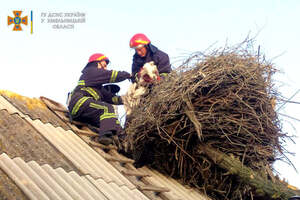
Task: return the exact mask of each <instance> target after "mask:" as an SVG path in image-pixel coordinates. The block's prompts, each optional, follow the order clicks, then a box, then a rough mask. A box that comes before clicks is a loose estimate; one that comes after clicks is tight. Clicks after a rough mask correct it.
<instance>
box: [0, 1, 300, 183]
mask: <svg viewBox="0 0 300 200" xmlns="http://www.w3.org/2000/svg"><path fill="white" fill-rule="evenodd" d="M13 10H22V11H23V13H22V15H21V17H24V16H28V25H27V26H25V25H22V28H23V31H12V29H13V25H10V26H8V25H7V16H11V17H13V12H12V11H13ZM299 10H300V1H298V0H264V1H259V0H251V1H239V0H226V1H223V0H219V1H217V0H211V1H202V0H186V1H174V0H173V1H169V0H166V1H162V0H151V1H144V2H143V1H137V0H134V1H114V0H111V1H99V0H98V1H96V0H95V1H92V0H85V1H79V0H72V1H70V0H68V1H58V0H51V1H40V0H36V1H33V0H28V1H21V0H15V1H11V2H9V3H8V1H5V2H3V0H2V2H1V7H0V67H1V71H0V89H6V90H10V91H13V92H16V93H18V94H21V95H24V96H28V97H39V96H46V97H48V98H51V99H53V100H56V101H58V102H60V103H63V104H65V101H66V94H67V93H68V91H70V90H72V89H73V88H74V87H75V85H76V84H77V81H78V78H79V76H80V72H81V70H82V68H83V67H84V66H85V65H86V63H87V60H88V57H89V56H90V55H91V54H93V53H96V52H102V53H104V54H106V55H107V56H108V57H109V58H110V60H111V64H110V66H109V67H110V68H114V69H117V70H125V71H128V72H130V70H131V63H132V62H131V61H132V55H133V53H134V51H133V50H130V49H129V40H130V38H131V36H132V35H133V34H135V33H138V32H142V33H145V34H146V35H147V36H148V37H149V38H150V39H151V41H152V43H153V44H154V45H156V46H157V47H159V48H160V49H161V50H163V51H165V52H167V53H168V54H169V56H170V59H171V63H173V65H174V66H175V65H176V63H175V61H177V60H178V58H182V56H183V55H188V54H190V53H192V52H195V51H204V50H205V49H207V48H208V47H210V46H211V45H212V44H214V46H213V47H215V48H218V47H223V46H224V45H225V44H227V45H234V44H237V43H239V42H241V41H243V40H244V39H245V38H246V36H247V35H248V34H249V33H250V36H252V37H254V36H256V35H257V36H256V38H255V40H256V42H255V45H256V46H257V47H258V45H260V46H261V51H262V52H263V53H264V54H265V55H266V58H267V59H268V60H270V61H272V62H273V63H274V66H276V67H277V68H278V69H279V70H281V73H278V74H277V75H276V77H275V78H276V87H277V88H278V89H279V91H280V92H281V93H282V94H283V96H285V97H286V98H289V97H291V96H292V95H293V94H295V93H296V91H297V90H299V89H300V78H299V74H300V66H299V59H298V58H299V57H298V56H299V52H300V40H299V36H300V26H299V20H300V12H299ZM31 11H32V13H33V23H32V24H33V34H31V33H30V32H31V22H30V14H31V13H30V12H31ZM64 13H77V14H78V13H79V15H78V16H74V17H73V18H76V19H78V20H79V21H80V20H81V22H82V23H77V24H74V25H73V26H70V24H63V25H65V29H57V27H55V23H50V21H49V23H48V20H50V19H51V18H54V16H57V17H59V18H61V19H63V18H64V19H66V17H65V15H64ZM49 14H50V15H49ZM61 14H62V15H63V16H62V17H60V15H61ZM57 17H56V18H57ZM60 28H61V27H60ZM128 84H129V83H128V82H127V83H123V84H121V86H122V91H121V94H122V93H125V91H126V86H128ZM292 100H293V101H297V102H300V93H299V94H297V95H295V97H294V98H293V99H292ZM299 107H300V105H299V104H291V103H289V104H286V105H285V106H284V107H282V108H281V109H280V110H279V112H280V113H282V114H285V115H289V116H292V117H294V118H297V119H300V113H299V109H300V108H299ZM280 116H281V119H282V124H283V130H284V131H285V132H288V133H289V134H291V135H299V132H300V125H299V121H296V120H291V119H289V118H286V117H283V115H280ZM295 142H296V144H292V143H290V142H289V143H287V144H286V148H287V149H288V150H289V151H291V152H295V153H296V156H294V157H292V156H290V159H291V160H292V162H293V163H294V165H295V167H296V168H298V170H300V148H299V147H298V148H297V145H299V144H300V139H299V138H296V139H295ZM275 168H276V169H277V170H278V171H279V172H280V173H281V174H282V175H281V176H282V177H285V178H286V179H287V180H288V181H289V183H291V184H293V185H295V186H297V187H299V188H300V181H299V180H300V175H299V173H296V172H295V171H294V170H293V168H292V167H288V166H287V165H285V164H283V163H276V164H275Z"/></svg>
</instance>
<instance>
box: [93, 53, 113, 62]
mask: <svg viewBox="0 0 300 200" xmlns="http://www.w3.org/2000/svg"><path fill="white" fill-rule="evenodd" d="M102 60H105V61H106V63H107V64H108V63H109V59H108V57H106V56H105V55H104V54H102V53H94V54H93V55H91V56H90V58H89V62H94V61H102Z"/></svg>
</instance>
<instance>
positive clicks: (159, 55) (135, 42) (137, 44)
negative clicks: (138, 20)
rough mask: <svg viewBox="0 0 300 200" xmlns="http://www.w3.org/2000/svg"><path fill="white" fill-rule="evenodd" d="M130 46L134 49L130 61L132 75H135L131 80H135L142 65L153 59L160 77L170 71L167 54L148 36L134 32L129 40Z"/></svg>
mask: <svg viewBox="0 0 300 200" xmlns="http://www.w3.org/2000/svg"><path fill="white" fill-rule="evenodd" d="M129 46H130V48H133V49H135V54H134V55H133V61H132V69H131V70H132V76H133V77H135V78H134V80H133V82H135V81H136V78H137V76H138V72H139V71H140V69H141V68H142V67H143V66H144V64H145V63H147V62H150V61H153V62H154V64H155V65H156V66H157V69H158V72H159V75H160V76H161V77H164V76H166V75H167V74H168V73H170V72H171V65H170V59H169V56H168V54H166V53H165V52H163V51H161V50H159V49H158V48H157V47H155V46H154V45H153V44H151V41H150V40H149V38H148V37H147V36H146V35H145V34H143V33H137V34H135V35H134V36H133V37H132V38H131V39H130V42H129Z"/></svg>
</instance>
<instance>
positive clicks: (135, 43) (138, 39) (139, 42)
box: [129, 33, 151, 48]
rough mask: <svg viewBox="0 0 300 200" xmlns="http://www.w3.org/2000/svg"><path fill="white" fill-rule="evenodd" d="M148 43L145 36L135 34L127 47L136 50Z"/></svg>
mask: <svg viewBox="0 0 300 200" xmlns="http://www.w3.org/2000/svg"><path fill="white" fill-rule="evenodd" d="M150 42H151V41H150V40H149V39H148V38H147V36H146V35H145V34H143V33H137V34H135V35H134V36H133V37H132V38H131V39H130V43H129V46H130V48H137V47H140V46H144V45H146V44H149V43H150Z"/></svg>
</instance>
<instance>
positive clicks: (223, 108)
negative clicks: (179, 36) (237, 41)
mask: <svg viewBox="0 0 300 200" xmlns="http://www.w3.org/2000/svg"><path fill="white" fill-rule="evenodd" d="M275 72H276V70H275V69H274V67H273V66H272V64H271V63H268V62H266V61H265V60H264V59H262V56H259V55H253V54H251V53H249V52H248V51H247V50H244V49H243V50H241V49H229V48H227V49H223V50H221V51H220V50H216V51H214V52H212V53H210V55H205V54H203V53H196V54H193V55H192V56H191V57H190V58H189V59H187V60H186V61H185V62H184V64H183V65H182V66H180V67H179V68H178V69H177V70H174V71H173V72H172V73H171V74H170V75H169V76H168V77H167V78H166V79H165V80H164V81H162V82H161V83H160V84H158V85H155V86H153V87H152V88H151V89H150V90H151V92H150V93H149V94H148V95H146V96H145V97H144V98H143V99H142V101H141V104H140V105H139V106H138V107H135V108H134V109H133V112H132V114H131V116H130V117H129V119H128V122H127V126H126V132H127V134H128V137H127V142H128V144H129V146H130V147H131V151H132V154H133V157H134V158H135V160H136V164H137V165H144V164H147V165H148V166H150V167H153V168H156V169H157V170H159V171H161V172H164V173H167V174H169V175H171V176H172V177H175V178H180V179H181V180H182V181H183V182H185V183H188V184H190V185H193V186H196V187H198V188H200V189H202V191H204V192H206V193H207V194H209V195H210V196H213V197H215V198H219V199H225V198H229V199H234V198H240V197H241V196H247V195H249V190H250V189H247V187H246V186H245V185H243V184H240V183H239V182H238V181H236V179H237V178H236V177H234V176H231V175H229V174H228V173H227V172H226V170H224V169H221V168H220V167H219V166H218V165H217V164H215V162H214V161H213V160H212V159H211V158H209V157H207V156H206V154H205V152H203V150H202V149H203V148H201V146H203V145H205V146H210V147H212V148H213V149H216V150H218V151H220V152H223V153H226V154H227V155H230V156H232V157H235V158H237V159H238V160H240V161H241V162H242V163H243V164H244V165H245V166H247V167H249V168H251V169H253V170H260V171H264V172H269V175H271V174H270V171H272V168H271V164H272V163H273V162H274V161H275V160H277V159H281V158H282V157H284V154H283V147H282V144H281V142H280V141H282V140H281V139H284V138H286V137H287V135H286V134H284V133H282V131H281V125H280V121H279V119H278V117H277V113H276V112H275V111H274V103H275V102H276V101H275V100H276V98H277V97H278V96H279V94H278V93H277V92H276V91H275V89H274V85H273V83H272V80H271V76H272V75H273V74H274V73H275ZM270 169H271V170H270Z"/></svg>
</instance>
